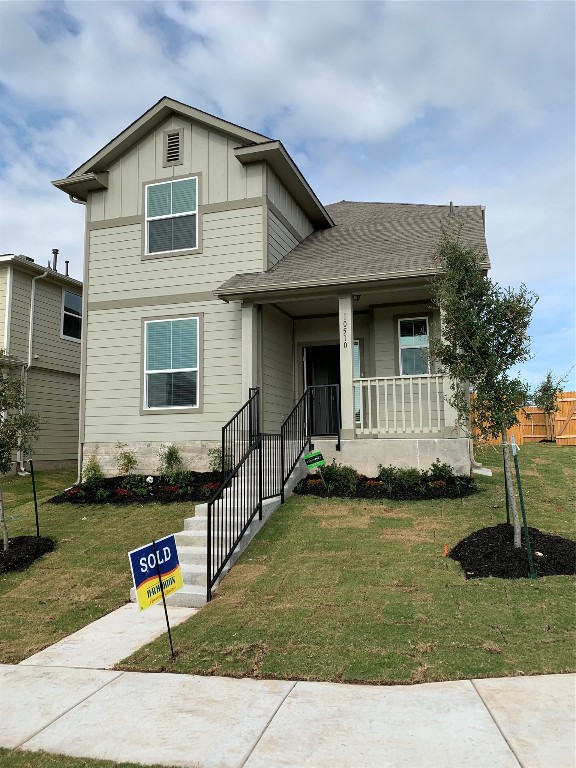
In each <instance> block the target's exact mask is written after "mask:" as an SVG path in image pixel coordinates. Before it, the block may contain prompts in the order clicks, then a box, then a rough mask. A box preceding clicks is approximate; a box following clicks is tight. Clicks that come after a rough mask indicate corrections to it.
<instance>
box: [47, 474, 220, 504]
mask: <svg viewBox="0 0 576 768" xmlns="http://www.w3.org/2000/svg"><path fill="white" fill-rule="evenodd" d="M186 475H187V477H186V478H185V480H183V481H181V482H171V481H167V480H165V479H164V478H163V477H160V476H157V475H153V476H150V477H152V482H151V483H146V482H145V480H144V477H143V476H142V477H140V480H141V481H142V482H141V485H140V486H136V485H135V484H134V482H133V481H134V479H135V477H136V476H134V475H130V476H128V477H123V476H121V477H107V478H103V479H101V480H97V481H95V482H92V483H81V484H80V485H74V486H73V487H72V488H68V489H67V490H66V491H64V492H63V493H59V494H58V495H57V496H53V497H52V498H51V499H50V503H51V504H64V503H66V504H158V503H162V504H171V503H172V502H175V501H206V500H207V499H209V498H210V497H211V496H212V495H213V494H214V493H215V491H217V490H218V488H219V487H220V483H221V479H222V476H221V474H220V473H219V472H187V473H186Z"/></svg>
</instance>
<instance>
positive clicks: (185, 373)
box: [144, 317, 198, 408]
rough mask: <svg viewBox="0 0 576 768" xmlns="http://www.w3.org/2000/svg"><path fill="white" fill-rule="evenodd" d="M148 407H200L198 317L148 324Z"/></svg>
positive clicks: (146, 403) (146, 328)
mask: <svg viewBox="0 0 576 768" xmlns="http://www.w3.org/2000/svg"><path fill="white" fill-rule="evenodd" d="M144 377H145V392H144V407H145V408H197V407H198V318H197V317H187V318H184V319H181V320H149V321H147V322H146V323H145V369H144Z"/></svg>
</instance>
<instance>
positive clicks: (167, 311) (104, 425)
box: [85, 286, 245, 443]
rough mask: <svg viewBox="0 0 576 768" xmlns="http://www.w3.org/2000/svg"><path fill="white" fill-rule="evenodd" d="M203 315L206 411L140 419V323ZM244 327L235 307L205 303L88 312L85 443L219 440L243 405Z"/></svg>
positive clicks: (145, 415)
mask: <svg viewBox="0 0 576 768" xmlns="http://www.w3.org/2000/svg"><path fill="white" fill-rule="evenodd" d="M180 292H182V286H180ZM199 313H202V320H203V323H202V325H203V331H202V338H201V350H202V355H201V360H200V376H201V381H202V390H203V396H202V401H201V406H202V411H201V412H196V413H194V412H193V413H190V412H182V411H178V410H173V411H171V410H166V411H163V412H161V413H146V412H144V413H143V414H141V406H142V393H141V381H142V375H143V374H142V370H143V355H142V318H148V319H153V318H155V317H157V318H163V317H170V316H174V317H175V316H181V315H185V314H190V315H195V314H199ZM241 330H242V325H241V310H240V305H239V303H238V302H233V303H231V304H224V303H222V302H219V301H206V302H196V303H190V304H182V303H179V304H167V305H162V306H157V305H156V306H155V305H153V304H151V305H150V306H145V307H136V308H129V309H121V310H91V311H90V324H89V329H88V336H87V369H86V414H85V441H86V442H89V443H98V442H104V443H106V442H108V443H109V442H116V441H118V440H121V441H125V442H135V441H141V442H142V441H144V442H145V441H150V442H163V441H164V442H168V441H183V440H186V441H200V440H219V439H220V436H221V432H220V430H221V427H222V425H223V424H224V423H225V422H226V421H227V420H228V419H229V418H230V417H231V416H232V415H233V414H234V413H235V411H236V410H237V409H238V407H239V406H240V404H241V402H242V350H241V347H242V338H241ZM244 399H245V398H244Z"/></svg>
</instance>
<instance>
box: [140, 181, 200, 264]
mask: <svg viewBox="0 0 576 768" xmlns="http://www.w3.org/2000/svg"><path fill="white" fill-rule="evenodd" d="M197 247H198V178H197V177H196V176H192V177H191V178H189V179H181V180H179V181H165V182H160V183H158V184H149V185H148V186H147V187H146V254H148V255H149V254H153V253H170V252H172V251H183V250H191V249H194V248H197Z"/></svg>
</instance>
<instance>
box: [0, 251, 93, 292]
mask: <svg viewBox="0 0 576 768" xmlns="http://www.w3.org/2000/svg"><path fill="white" fill-rule="evenodd" d="M8 265H12V266H15V267H18V269H21V270H22V271H23V272H29V273H30V274H32V275H41V274H43V273H44V272H47V273H48V274H47V275H46V277H47V278H49V279H53V280H54V281H56V282H59V283H64V284H66V285H69V286H71V287H73V288H80V289H82V281H81V280H76V278H75V277H70V275H63V274H62V273H61V272H57V271H55V270H54V269H50V268H48V267H43V266H42V265H41V264H38V263H37V262H35V261H28V260H27V259H26V257H22V256H17V255H16V254H13V253H6V254H3V255H1V256H0V266H8Z"/></svg>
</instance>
